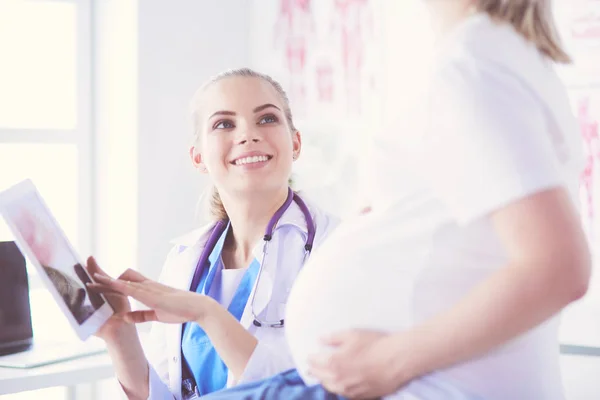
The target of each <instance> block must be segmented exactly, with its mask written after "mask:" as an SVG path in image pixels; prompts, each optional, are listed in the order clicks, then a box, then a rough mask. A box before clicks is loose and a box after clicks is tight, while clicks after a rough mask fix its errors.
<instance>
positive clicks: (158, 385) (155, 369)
mask: <svg viewBox="0 0 600 400" xmlns="http://www.w3.org/2000/svg"><path fill="white" fill-rule="evenodd" d="M164 330H165V328H164V326H162V324H159V323H156V322H154V323H153V326H152V330H151V332H150V339H149V343H148V344H149V345H148V351H147V354H148V356H147V357H148V367H149V370H150V374H149V395H148V400H166V399H174V398H175V396H174V395H173V393H171V390H170V389H169V362H168V358H167V344H166V340H165V334H164Z"/></svg>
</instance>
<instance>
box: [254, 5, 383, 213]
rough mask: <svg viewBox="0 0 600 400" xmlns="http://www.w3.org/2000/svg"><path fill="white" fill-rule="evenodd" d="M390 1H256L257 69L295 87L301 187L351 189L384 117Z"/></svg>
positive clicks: (327, 195)
mask: <svg viewBox="0 0 600 400" xmlns="http://www.w3.org/2000/svg"><path fill="white" fill-rule="evenodd" d="M384 2H385V1H384V0H254V1H253V2H252V18H251V24H252V26H251V29H250V32H252V36H251V37H250V43H251V49H250V51H251V60H252V67H253V68H256V69H257V70H259V71H263V72H266V73H268V74H270V75H272V76H273V77H274V78H275V79H277V80H278V81H280V82H281V84H282V85H283V87H284V88H285V89H286V91H287V92H288V96H289V98H290V101H291V105H292V111H293V113H294V118H295V120H296V125H297V126H298V128H299V129H300V130H301V132H302V134H303V154H302V157H301V159H300V160H299V161H298V163H297V165H296V168H295V174H296V176H295V178H296V181H297V183H298V184H299V185H300V186H301V189H317V188H316V187H315V185H319V186H320V187H319V188H318V189H319V190H321V193H320V197H322V198H323V199H331V200H332V201H337V200H338V199H339V198H340V197H341V192H340V191H341V190H343V189H342V187H347V188H351V187H352V184H353V183H354V179H355V176H356V174H355V171H354V170H353V168H352V167H354V166H355V165H356V162H354V161H352V160H353V158H355V157H357V156H358V152H359V151H360V147H361V144H360V143H362V142H363V141H364V140H366V139H367V138H368V135H369V134H370V133H371V129H373V130H374V129H376V128H375V127H373V121H378V120H379V117H380V112H381V108H382V106H381V102H382V101H381V99H382V95H381V89H382V85H383V82H382V80H383V79H382V75H383V74H382V72H381V71H383V63H382V50H381V48H382V43H383V40H382V37H383V24H382V18H381V7H382V4H383V3H384ZM369 125H370V127H369ZM334 192H335V193H334Z"/></svg>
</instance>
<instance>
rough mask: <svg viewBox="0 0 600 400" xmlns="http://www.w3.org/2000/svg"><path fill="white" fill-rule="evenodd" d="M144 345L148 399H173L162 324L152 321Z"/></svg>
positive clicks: (161, 279)
mask: <svg viewBox="0 0 600 400" xmlns="http://www.w3.org/2000/svg"><path fill="white" fill-rule="evenodd" d="M175 253H177V248H174V249H172V250H171V252H170V253H169V255H168V256H167V259H166V261H165V264H164V266H163V269H162V272H161V276H160V277H159V279H158V280H159V282H165V276H166V270H167V269H168V266H169V260H170V259H171V257H173V255H174V254H175ZM145 347H146V349H145V350H146V354H147V358H148V366H149V370H150V375H149V386H150V387H149V396H148V400H166V399H169V400H171V399H174V398H175V396H174V395H173V393H172V392H171V390H170V388H169V360H168V356H167V354H168V351H167V342H166V337H165V325H164V324H161V323H158V322H153V323H152V329H151V331H150V337H149V339H148V343H147V346H145Z"/></svg>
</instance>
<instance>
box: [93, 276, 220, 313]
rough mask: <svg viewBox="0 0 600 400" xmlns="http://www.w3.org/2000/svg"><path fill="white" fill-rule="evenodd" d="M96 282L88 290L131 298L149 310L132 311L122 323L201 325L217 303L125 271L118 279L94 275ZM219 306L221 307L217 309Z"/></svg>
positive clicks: (196, 294)
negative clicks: (191, 322)
mask: <svg viewBox="0 0 600 400" xmlns="http://www.w3.org/2000/svg"><path fill="white" fill-rule="evenodd" d="M94 279H96V281H97V283H93V284H90V285H88V286H89V288H90V289H92V290H95V291H98V292H101V293H104V294H105V295H106V296H117V297H119V296H121V297H125V299H126V298H127V296H129V297H132V298H134V299H136V300H138V301H139V302H141V303H142V304H144V305H145V306H147V307H149V308H150V309H149V310H139V311H131V310H128V312H126V313H125V314H123V318H124V319H125V321H127V322H130V323H143V322H149V321H158V322H164V323H170V324H182V323H185V322H190V321H193V322H197V323H198V324H200V325H202V322H203V321H204V318H205V317H206V315H208V314H210V313H211V310H213V309H214V307H215V306H219V304H218V303H217V302H216V301H214V300H213V299H212V298H211V297H209V296H204V295H201V294H198V293H195V292H190V291H188V290H179V289H175V288H172V287H170V286H167V285H163V284H161V283H158V282H155V281H153V280H151V279H148V278H146V277H145V276H143V275H142V274H140V273H139V272H137V271H133V270H127V271H125V272H124V273H123V274H122V275H121V276H120V277H119V278H118V279H112V278H111V277H109V276H108V275H106V274H101V273H96V274H94ZM219 307H220V306H219Z"/></svg>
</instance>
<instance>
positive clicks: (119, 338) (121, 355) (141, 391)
mask: <svg viewBox="0 0 600 400" xmlns="http://www.w3.org/2000/svg"><path fill="white" fill-rule="evenodd" d="M105 342H106V347H107V349H108V354H109V355H110V358H111V360H112V362H113V366H114V369H115V375H116V377H117V379H118V380H119V382H120V384H121V386H122V388H123V391H124V392H125V394H126V395H127V398H128V399H130V400H138V399H140V400H146V399H147V398H148V396H149V392H150V389H149V386H150V384H149V366H148V361H147V360H146V356H145V355H144V350H143V349H142V344H141V342H140V338H139V336H138V333H137V329H136V327H135V325H130V324H123V325H122V326H121V327H119V328H118V329H116V330H115V331H114V335H111V337H110V338H106V339H105Z"/></svg>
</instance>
